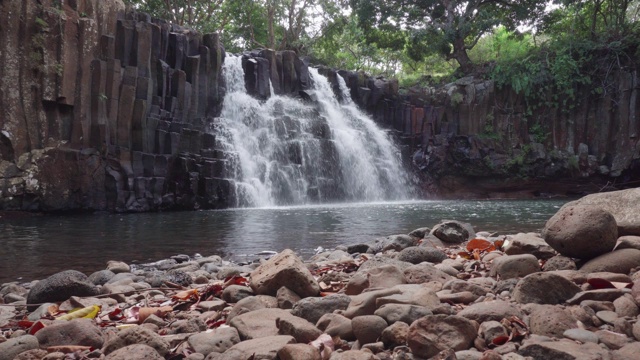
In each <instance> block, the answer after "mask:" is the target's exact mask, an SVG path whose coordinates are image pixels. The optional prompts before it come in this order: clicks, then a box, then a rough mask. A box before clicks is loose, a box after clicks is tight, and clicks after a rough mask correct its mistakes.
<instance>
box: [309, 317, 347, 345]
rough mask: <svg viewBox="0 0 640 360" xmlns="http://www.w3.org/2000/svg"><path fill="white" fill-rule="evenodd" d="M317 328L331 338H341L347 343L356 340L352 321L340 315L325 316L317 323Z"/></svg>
mask: <svg viewBox="0 0 640 360" xmlns="http://www.w3.org/2000/svg"><path fill="white" fill-rule="evenodd" d="M316 327H317V328H318V329H320V330H322V331H324V332H325V333H327V334H329V335H330V336H339V337H340V338H341V339H344V340H346V341H352V340H355V335H354V334H353V327H352V326H351V319H349V318H346V317H344V316H342V315H340V314H324V315H322V317H321V318H320V319H319V320H318V322H317V323H316Z"/></svg>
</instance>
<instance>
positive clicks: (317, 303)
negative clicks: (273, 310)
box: [291, 294, 351, 323]
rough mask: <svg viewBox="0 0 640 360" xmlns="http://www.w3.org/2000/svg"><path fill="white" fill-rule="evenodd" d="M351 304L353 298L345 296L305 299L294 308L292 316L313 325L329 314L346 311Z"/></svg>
mask: <svg viewBox="0 0 640 360" xmlns="http://www.w3.org/2000/svg"><path fill="white" fill-rule="evenodd" d="M350 302H351V297H349V296H347V295H343V294H335V295H329V296H326V297H319V298H305V299H302V300H300V301H299V302H297V303H296V304H295V305H294V306H293V309H292V310H291V314H292V315H294V316H298V317H301V318H303V319H306V320H307V321H309V322H311V323H317V322H318V320H319V319H320V318H321V317H322V315H324V314H329V313H332V312H334V311H336V310H346V309H347V307H348V306H349V303H350Z"/></svg>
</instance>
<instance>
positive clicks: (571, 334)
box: [562, 329, 599, 344]
mask: <svg viewBox="0 0 640 360" xmlns="http://www.w3.org/2000/svg"><path fill="white" fill-rule="evenodd" d="M562 335H563V336H564V337H566V338H568V339H571V340H575V341H580V342H582V343H587V342H591V343H594V344H597V343H598V341H599V340H598V335H596V334H594V333H592V332H591V331H588V330H583V329H568V330H565V332H564V333H562Z"/></svg>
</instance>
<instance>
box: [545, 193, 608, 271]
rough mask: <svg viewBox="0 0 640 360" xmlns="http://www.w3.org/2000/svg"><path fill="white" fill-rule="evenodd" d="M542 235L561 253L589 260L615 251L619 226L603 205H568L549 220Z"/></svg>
mask: <svg viewBox="0 0 640 360" xmlns="http://www.w3.org/2000/svg"><path fill="white" fill-rule="evenodd" d="M542 237H543V238H544V240H545V241H546V242H547V243H548V244H549V245H551V247H553V248H554V249H555V250H556V251H557V252H559V253H560V254H562V255H565V256H569V257H573V258H578V259H584V260H588V259H593V258H594V257H596V256H599V255H602V254H605V253H607V252H610V251H611V250H613V248H614V247H615V246H616V240H617V239H618V226H617V224H616V220H615V218H614V217H613V215H612V214H611V213H610V212H608V211H607V210H604V209H603V208H600V207H594V206H584V205H577V204H574V205H570V206H567V205H565V206H563V207H562V208H560V210H558V212H557V213H556V214H555V215H553V216H552V217H551V219H549V220H548V221H547V223H546V225H545V227H544V230H542Z"/></svg>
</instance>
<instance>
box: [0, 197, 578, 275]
mask: <svg viewBox="0 0 640 360" xmlns="http://www.w3.org/2000/svg"><path fill="white" fill-rule="evenodd" d="M567 201H568V200H533V201H530V200H509V201H417V202H398V203H373V204H371V203H368V204H333V205H320V206H302V207H278V208H259V209H230V210H219V211H198V212H171V213H147V214H124V215H123V214H95V215H65V216H36V217H27V218H19V219H3V218H0V283H3V282H7V281H14V280H18V279H20V280H23V281H24V280H32V279H39V278H44V277H46V276H49V275H51V274H53V273H55V272H58V271H61V270H66V269H76V270H79V271H82V272H84V273H86V274H90V273H91V272H93V271H96V270H101V269H104V268H105V265H106V262H107V261H108V260H113V259H117V260H123V261H125V262H129V263H143V262H151V261H156V260H160V259H163V258H167V257H169V256H172V255H176V254H188V255H193V254H195V253H200V254H202V255H204V256H207V255H214V254H216V255H221V256H223V257H225V258H231V259H235V260H242V259H247V258H251V254H255V253H257V252H260V251H263V250H274V251H280V250H283V249H285V248H291V249H293V250H295V251H297V252H298V253H300V254H302V255H303V256H309V255H311V254H313V253H314V251H315V249H316V248H317V247H319V246H321V247H323V248H328V249H330V248H333V247H335V246H336V245H339V244H354V243H359V242H366V241H371V240H373V239H375V238H377V237H380V236H387V235H391V234H401V233H407V232H409V231H411V230H413V229H415V228H418V227H423V226H428V227H431V226H433V225H435V224H436V223H438V222H439V221H440V220H441V219H455V220H461V221H466V222H469V223H471V224H472V225H473V226H474V228H475V229H476V231H483V230H484V231H498V232H501V233H515V232H528V231H539V230H541V229H542V227H543V226H544V223H545V222H546V220H547V219H548V218H549V217H551V216H552V215H553V214H554V213H555V212H556V211H557V210H558V208H559V207H560V206H562V205H563V204H564V203H565V202H567Z"/></svg>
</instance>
